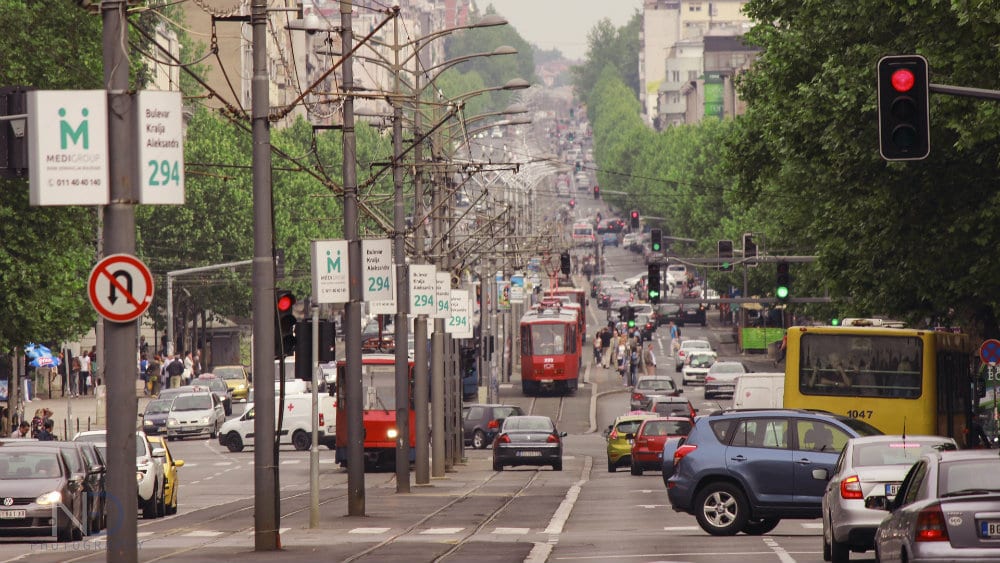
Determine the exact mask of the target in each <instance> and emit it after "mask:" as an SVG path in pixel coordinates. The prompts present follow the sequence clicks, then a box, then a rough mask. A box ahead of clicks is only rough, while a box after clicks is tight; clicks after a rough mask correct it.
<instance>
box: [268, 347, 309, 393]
mask: <svg viewBox="0 0 1000 563" xmlns="http://www.w3.org/2000/svg"><path fill="white" fill-rule="evenodd" d="M280 367H281V366H280V364H278V360H274V394H275V396H277V394H278V386H279V385H281V371H280ZM309 385H310V382H308V381H305V380H303V379H296V378H295V356H288V357H286V358H285V395H298V394H299V393H307V392H309V391H312V387H310V386H309Z"/></svg>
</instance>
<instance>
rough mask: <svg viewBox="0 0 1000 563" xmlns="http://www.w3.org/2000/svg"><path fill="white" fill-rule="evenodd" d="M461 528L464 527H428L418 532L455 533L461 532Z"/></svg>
mask: <svg viewBox="0 0 1000 563" xmlns="http://www.w3.org/2000/svg"><path fill="white" fill-rule="evenodd" d="M462 530H464V528H428V529H426V530H424V531H422V532H420V533H421V534H442V535H444V534H457V533H459V532H461V531H462Z"/></svg>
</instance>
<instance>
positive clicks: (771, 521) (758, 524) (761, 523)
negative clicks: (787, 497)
mask: <svg viewBox="0 0 1000 563" xmlns="http://www.w3.org/2000/svg"><path fill="white" fill-rule="evenodd" d="M779 522H781V518H759V519H756V520H747V523H746V525H745V526H743V530H742V531H743V533H744V534H746V535H748V536H762V535H764V534H766V533H768V532H770V531H771V530H773V529H774V528H775V527H777V525H778V523H779Z"/></svg>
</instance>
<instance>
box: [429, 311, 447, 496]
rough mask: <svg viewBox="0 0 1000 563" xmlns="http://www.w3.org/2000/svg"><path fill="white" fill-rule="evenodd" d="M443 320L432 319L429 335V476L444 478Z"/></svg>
mask: <svg viewBox="0 0 1000 563" xmlns="http://www.w3.org/2000/svg"><path fill="white" fill-rule="evenodd" d="M443 356H444V319H434V334H432V335H431V358H432V360H433V361H432V363H433V365H432V373H431V377H432V380H431V418H432V419H433V422H432V424H431V461H432V463H431V476H432V477H444V472H445V463H444V462H445V453H444V358H443Z"/></svg>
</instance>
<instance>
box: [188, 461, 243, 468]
mask: <svg viewBox="0 0 1000 563" xmlns="http://www.w3.org/2000/svg"><path fill="white" fill-rule="evenodd" d="M232 464H233V462H231V461H217V462H215V463H213V464H212V465H214V466H216V467H223V466H227V465H232ZM188 467H190V466H188Z"/></svg>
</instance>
